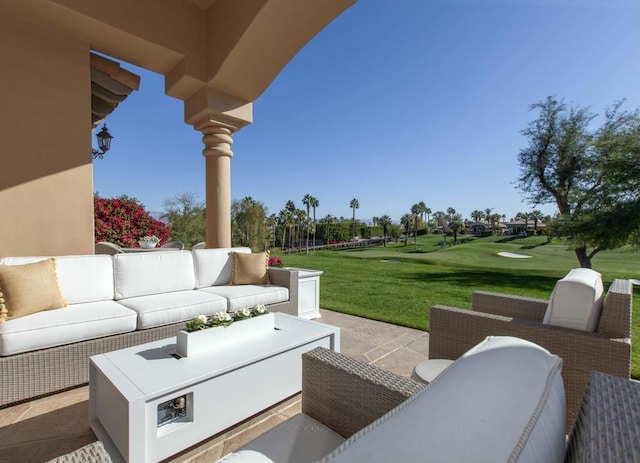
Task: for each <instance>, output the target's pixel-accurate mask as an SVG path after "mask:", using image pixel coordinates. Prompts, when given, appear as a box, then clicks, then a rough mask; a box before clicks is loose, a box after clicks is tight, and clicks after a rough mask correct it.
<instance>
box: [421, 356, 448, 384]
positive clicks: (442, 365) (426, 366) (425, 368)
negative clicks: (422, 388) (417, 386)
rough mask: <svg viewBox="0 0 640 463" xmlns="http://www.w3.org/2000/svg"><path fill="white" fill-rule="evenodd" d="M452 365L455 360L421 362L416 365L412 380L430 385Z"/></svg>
mask: <svg viewBox="0 0 640 463" xmlns="http://www.w3.org/2000/svg"><path fill="white" fill-rule="evenodd" d="M452 363H453V360H446V359H430V360H425V361H424V362H420V363H418V364H417V365H416V367H415V369H414V370H413V373H412V374H411V379H413V380H415V381H420V382H421V383H426V384H429V383H430V382H431V381H433V380H434V379H435V378H436V376H438V375H439V374H440V373H442V372H443V371H444V370H446V369H447V368H448V367H449V365H451V364H452Z"/></svg>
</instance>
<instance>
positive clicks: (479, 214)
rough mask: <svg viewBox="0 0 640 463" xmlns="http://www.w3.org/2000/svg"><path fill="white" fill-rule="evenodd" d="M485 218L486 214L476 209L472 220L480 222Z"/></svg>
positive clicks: (472, 214)
mask: <svg viewBox="0 0 640 463" xmlns="http://www.w3.org/2000/svg"><path fill="white" fill-rule="evenodd" d="M483 217H484V212H482V211H481V210H480V209H475V210H474V211H473V212H472V213H471V218H472V219H473V221H474V222H480V221H481V220H482V218H483Z"/></svg>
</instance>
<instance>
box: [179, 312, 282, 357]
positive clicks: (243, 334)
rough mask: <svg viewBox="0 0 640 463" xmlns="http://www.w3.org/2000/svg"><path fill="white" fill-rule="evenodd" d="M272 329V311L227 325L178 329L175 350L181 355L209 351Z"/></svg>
mask: <svg viewBox="0 0 640 463" xmlns="http://www.w3.org/2000/svg"><path fill="white" fill-rule="evenodd" d="M274 329H275V321H274V316H273V314H272V313H268V314H265V315H259V316H257V317H254V318H249V319H247V320H240V321H237V322H233V323H232V324H231V325H229V326H217V327H215V328H207V329H206V330H198V331H191V332H187V331H185V330H180V331H178V335H177V338H178V347H177V352H178V355H180V356H181V357H189V356H190V355H196V354H199V353H201V352H206V351H211V350H214V349H217V348H220V347H221V346H228V345H229V344H232V343H236V342H242V341H244V340H246V339H250V338H253V337H255V336H258V335H261V334H267V333H269V332H271V331H273V330H274Z"/></svg>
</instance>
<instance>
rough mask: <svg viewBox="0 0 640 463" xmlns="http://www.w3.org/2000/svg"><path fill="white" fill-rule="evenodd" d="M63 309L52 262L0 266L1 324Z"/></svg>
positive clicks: (63, 301)
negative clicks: (51, 310) (13, 319)
mask: <svg viewBox="0 0 640 463" xmlns="http://www.w3.org/2000/svg"><path fill="white" fill-rule="evenodd" d="M66 306H67V302H66V301H65V300H64V297H62V293H61V292H60V288H59V287H58V278H57V275H56V261H55V258H51V259H46V260H43V261H41V262H34V263H33V264H24V265H0V323H2V322H4V321H6V320H11V319H12V318H18V317H24V316H25V315H29V314H32V313H36V312H40V311H42V310H50V309H59V308H61V307H66Z"/></svg>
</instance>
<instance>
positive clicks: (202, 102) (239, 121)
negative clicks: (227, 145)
mask: <svg viewBox="0 0 640 463" xmlns="http://www.w3.org/2000/svg"><path fill="white" fill-rule="evenodd" d="M184 119H185V121H186V122H187V124H191V125H193V126H194V127H195V126H196V125H198V124H200V123H201V121H203V120H215V121H217V122H218V123H219V124H221V125H226V126H229V127H232V128H233V130H234V131H236V130H240V129H241V128H242V127H245V126H247V125H249V124H251V123H252V122H253V103H251V102H247V101H243V100H240V99H238V98H235V97H233V96H231V95H227V94H226V93H222V92H220V91H218V90H216V89H214V88H211V87H206V86H205V87H202V88H201V89H200V90H198V91H197V92H195V93H194V94H193V95H192V96H191V97H190V98H188V99H187V100H185V102H184Z"/></svg>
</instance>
